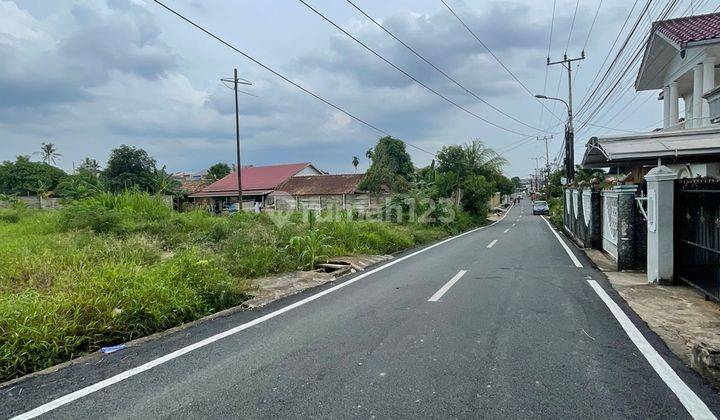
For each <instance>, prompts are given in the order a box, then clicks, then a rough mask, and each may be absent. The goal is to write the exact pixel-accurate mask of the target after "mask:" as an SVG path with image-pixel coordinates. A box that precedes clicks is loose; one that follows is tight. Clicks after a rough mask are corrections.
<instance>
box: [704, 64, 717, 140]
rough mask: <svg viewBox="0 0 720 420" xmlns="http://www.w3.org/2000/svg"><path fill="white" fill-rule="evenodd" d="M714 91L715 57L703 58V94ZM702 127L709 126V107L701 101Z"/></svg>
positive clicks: (705, 101)
mask: <svg viewBox="0 0 720 420" xmlns="http://www.w3.org/2000/svg"><path fill="white" fill-rule="evenodd" d="M713 89H715V57H705V59H704V60H703V93H707V92H710V91H711V90H713ZM702 115H703V119H702V125H703V127H706V126H709V125H710V105H708V101H707V100H705V99H703V100H702Z"/></svg>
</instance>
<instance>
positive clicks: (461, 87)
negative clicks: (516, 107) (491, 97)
mask: <svg viewBox="0 0 720 420" xmlns="http://www.w3.org/2000/svg"><path fill="white" fill-rule="evenodd" d="M345 1H347V2H348V3H349V4H350V5H351V6H352V7H354V8H355V9H356V10H357V11H358V12H360V13H362V14H363V15H364V16H365V17H366V18H368V19H369V20H370V21H371V22H372V23H374V24H375V25H377V26H378V27H379V28H380V29H382V30H383V31H384V32H385V33H387V34H388V35H390V36H391V37H392V38H393V39H395V40H396V41H397V42H399V43H400V44H401V45H402V46H403V47H405V48H406V49H408V50H409V51H410V52H412V53H413V54H415V55H416V56H417V57H418V58H420V59H421V60H423V61H424V62H425V63H427V64H428V65H429V66H430V67H432V68H433V69H435V70H436V71H437V72H438V73H440V74H442V75H443V76H444V77H445V78H446V79H448V80H449V81H451V82H452V83H454V84H455V85H456V86H458V87H459V88H460V89H462V90H464V91H465V92H466V93H468V94H469V95H471V96H472V97H474V98H475V99H477V100H478V101H480V102H482V103H484V104H485V105H487V106H489V107H490V108H492V109H494V110H495V111H497V112H499V113H501V114H502V115H504V116H506V117H508V118H510V119H511V120H513V121H515V122H517V123H519V124H522V125H524V126H526V127H528V128H531V129H533V130H537V131H543V130H542V129H539V128H537V127H533V126H531V125H529V124H527V123H525V122H524V121H522V120H519V119H517V118H515V117H513V116H512V115H510V114H508V113H506V112H505V111H503V110H502V109H499V108H497V107H496V106H494V105H493V104H491V103H489V102H488V101H486V100H485V99H483V98H481V97H480V96H479V95H477V94H476V93H475V92H473V91H472V90H470V89H468V88H467V87H465V86H463V85H462V84H460V82H458V81H457V80H456V79H454V78H453V77H451V76H450V75H448V74H447V73H446V72H445V71H443V70H442V69H441V68H439V67H438V66H436V65H435V64H433V63H432V62H431V61H430V60H428V59H427V58H426V57H425V56H423V55H422V54H420V53H419V52H417V50H415V49H414V48H413V47H411V46H410V45H408V44H407V43H406V42H404V41H403V40H402V39H400V38H398V37H397V36H396V35H395V34H394V33H392V32H391V31H390V30H389V29H387V28H386V27H384V26H383V25H382V24H381V23H380V22H378V21H377V20H376V19H374V18H373V17H372V16H370V15H369V14H367V13H366V12H365V11H364V10H363V9H361V8H360V7H358V6H357V5H356V4H355V3H353V2H352V1H351V0H345Z"/></svg>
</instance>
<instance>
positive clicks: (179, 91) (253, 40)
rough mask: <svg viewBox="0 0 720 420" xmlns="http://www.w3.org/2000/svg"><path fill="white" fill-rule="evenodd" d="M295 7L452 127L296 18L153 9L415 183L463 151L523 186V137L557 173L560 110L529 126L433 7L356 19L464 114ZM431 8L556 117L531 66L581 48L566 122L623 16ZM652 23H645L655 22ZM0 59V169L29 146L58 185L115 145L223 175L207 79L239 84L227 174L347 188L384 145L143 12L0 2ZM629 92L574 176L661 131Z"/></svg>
mask: <svg viewBox="0 0 720 420" xmlns="http://www.w3.org/2000/svg"><path fill="white" fill-rule="evenodd" d="M306 1H307V2H308V4H310V5H311V6H313V7H314V8H316V9H317V10H318V11H320V12H322V13H323V14H325V15H326V16H328V18H330V19H331V20H332V21H334V22H335V23H337V24H338V25H339V26H340V27H342V28H343V29H345V30H346V31H347V32H348V33H350V34H352V35H353V36H355V37H357V38H358V39H360V40H361V41H363V42H364V43H366V45H368V46H369V47H371V48H372V49H374V50H376V51H377V52H378V53H379V54H380V55H382V56H383V57H385V58H386V59H387V60H389V61H390V62H392V63H393V64H395V65H396V66H398V67H399V68H401V69H403V70H404V71H405V72H406V73H408V74H410V75H412V76H413V77H415V78H416V79H417V80H419V81H421V82H422V83H423V84H425V85H426V86H428V87H429V88H431V89H433V90H435V91H436V92H438V93H439V94H441V95H443V96H445V97H446V98H448V99H449V100H451V101H453V102H455V103H456V104H457V105H458V106H460V107H462V108H465V110H467V112H466V111H464V110H461V109H459V108H458V107H456V106H455V105H453V104H451V103H449V102H448V101H446V100H444V99H442V98H441V97H439V96H437V95H435V94H433V93H431V92H429V91H428V90H427V89H426V88H424V87H422V86H421V85H419V84H418V83H416V82H414V81H413V80H411V79H410V78H408V77H406V76H405V75H403V74H402V73H400V72H399V71H398V70H396V69H394V68H393V67H391V66H390V65H388V64H387V63H386V62H384V61H382V60H381V59H380V58H378V57H376V56H374V55H373V54H372V53H370V52H368V51H367V50H365V49H364V48H363V47H362V46H360V45H359V44H357V43H356V42H355V41H353V40H352V39H350V38H349V37H347V36H346V35H345V34H343V33H342V32H341V31H340V30H338V29H337V28H335V27H333V26H331V25H330V24H329V23H328V22H326V21H325V20H323V19H322V18H321V17H320V16H318V15H317V14H315V13H314V12H313V11H312V10H310V9H309V8H308V7H306V6H305V5H303V4H302V3H301V2H300V1H298V0H264V1H260V0H255V1H251V0H236V1H229V0H223V1H221V0H204V1H201V0H166V4H167V5H168V6H170V7H172V8H174V9H176V10H177V11H178V12H180V13H182V14H183V15H185V16H187V17H188V18H190V19H191V20H193V21H195V22H196V23H198V24H200V25H202V26H204V27H206V28H207V29H209V30H210V31H212V32H214V33H216V34H217V35H219V36H220V37H222V38H223V39H225V40H226V41H227V42H228V43H230V44H232V45H233V46H234V47H236V48H237V49H239V50H241V51H243V52H245V53H247V54H248V55H250V56H252V57H254V58H255V59H257V60H259V61H261V62H262V63H264V64H266V65H267V66H269V67H271V68H273V69H275V70H276V71H278V72H279V73H282V74H283V75H285V76H286V77H288V78H290V79H291V80H293V81H294V82H296V83H299V84H301V85H302V86H303V87H305V88H306V89H308V90H310V91H312V92H313V93H315V94H317V95H319V96H321V97H322V98H324V99H326V100H328V101H330V102H332V103H333V104H336V105H338V106H339V107H341V108H343V109H345V110H346V111H348V112H349V113H351V114H353V115H355V116H357V117H358V118H360V119H362V120H364V121H366V122H368V123H369V124H371V125H373V126H375V127H377V128H379V129H381V130H382V131H383V132H386V133H390V134H391V135H393V136H394V137H397V138H400V139H402V140H404V141H405V142H406V143H407V144H408V145H411V146H409V147H408V152H409V153H410V154H411V156H412V158H413V162H414V163H415V165H416V166H424V165H427V164H429V163H430V162H431V160H432V159H433V158H434V156H433V155H432V153H433V152H436V151H437V150H438V149H440V148H441V147H442V146H444V145H451V144H463V143H466V142H469V141H471V140H473V139H480V140H482V141H483V142H485V144H486V145H488V146H489V147H491V148H493V149H494V150H496V151H498V152H500V153H501V154H502V155H503V156H504V157H505V158H506V159H507V160H508V164H507V165H506V167H505V173H506V175H508V176H521V177H523V176H527V175H528V174H530V173H531V172H533V171H534V168H535V166H536V160H534V159H533V158H537V157H540V156H543V155H544V144H542V143H541V142H539V141H537V140H535V136H538V135H540V136H542V135H554V138H553V139H552V140H550V142H549V149H550V160H553V158H554V157H555V156H557V154H558V151H559V148H560V147H561V141H562V140H561V137H562V124H563V123H564V121H562V119H564V115H565V112H566V111H565V109H564V106H563V105H562V104H560V103H557V102H553V101H551V102H547V103H546V106H547V108H549V111H548V110H544V109H542V107H541V105H540V104H539V103H538V101H537V100H536V99H535V98H533V96H532V95H531V94H530V93H529V92H527V91H526V90H525V89H524V88H523V87H522V86H521V84H520V83H518V82H517V81H516V80H515V79H514V78H513V77H512V76H511V75H510V74H509V73H508V72H507V71H506V70H505V69H503V67H502V66H501V65H500V64H499V63H498V62H497V61H496V60H495V59H494V58H493V56H492V55H491V54H490V53H489V52H488V50H487V49H485V48H484V47H483V46H482V45H481V44H480V43H478V41H477V40H476V39H475V38H473V37H472V35H471V34H470V33H469V32H468V31H467V30H466V29H465V28H464V27H463V26H462V25H461V24H460V22H458V20H457V19H455V17H454V16H453V15H451V14H450V12H449V11H448V9H446V8H445V6H444V5H443V3H442V2H441V1H440V0H393V1H387V0H384V1H377V0H354V3H355V4H356V5H357V6H358V7H360V8H361V9H362V10H364V11H365V12H366V13H367V14H368V15H369V16H371V17H373V18H374V19H376V20H377V21H378V22H380V23H381V24H382V25H384V26H385V27H386V28H388V29H389V30H390V31H391V32H393V33H394V34H395V35H396V36H397V37H398V38H400V39H401V40H402V41H404V42H405V43H406V44H407V45H409V46H411V47H412V48H413V49H415V50H416V51H417V52H418V53H420V54H421V55H423V56H424V57H425V58H426V59H428V60H429V61H430V62H432V63H433V64H434V65H435V66H436V67H438V68H440V69H441V70H443V71H444V72H445V73H446V74H448V75H449V76H451V77H452V78H453V79H455V80H456V81H457V82H459V83H460V84H461V85H462V86H463V87H465V88H466V89H468V90H470V91H471V92H472V93H473V94H474V96H473V95H471V94H468V92H466V91H465V90H464V89H462V88H461V87H458V86H457V85H455V84H453V83H452V82H451V81H449V80H448V79H446V78H445V77H444V76H443V75H442V74H441V73H439V72H438V71H436V70H435V69H433V68H432V67H431V66H429V65H428V64H427V63H425V62H423V61H422V60H420V59H419V58H418V57H416V56H415V55H413V54H412V53H411V52H410V51H408V50H407V49H406V48H405V47H403V46H402V45H401V44H400V43H398V42H397V41H396V40H394V39H392V38H391V37H390V36H389V35H387V34H386V33H384V32H382V30H381V29H380V28H378V27H377V26H376V25H375V24H374V23H372V22H371V21H370V20H368V19H367V18H366V17H365V16H363V15H362V14H361V13H360V12H358V11H357V10H356V9H354V8H353V7H352V6H351V5H350V4H349V3H347V2H345V1H341V0H306ZM446 1H447V3H448V4H449V5H450V6H451V7H452V8H453V10H455V11H456V13H458V15H459V16H460V17H461V18H462V19H463V21H464V22H465V23H466V24H467V25H468V27H470V28H471V29H472V30H473V31H474V32H475V34H476V35H477V36H478V38H480V40H481V41H482V42H483V43H484V44H485V45H486V46H487V47H488V48H489V49H490V50H491V51H492V52H493V54H494V55H495V56H496V57H497V58H498V59H499V60H500V61H501V62H502V63H503V64H504V65H505V66H506V67H507V68H508V69H510V71H512V73H513V74H514V75H515V76H516V77H517V79H519V80H520V81H521V82H522V83H523V84H524V85H525V86H526V87H527V88H528V90H530V91H531V92H532V93H543V92H545V93H546V94H547V95H548V96H556V95H559V96H560V97H562V98H563V99H567V81H566V77H567V76H566V73H562V70H561V68H560V67H559V66H552V67H547V66H546V65H545V60H546V57H547V56H548V45H549V42H550V30H551V27H552V32H553V33H552V40H551V41H552V42H551V43H550V48H549V52H550V57H551V59H553V60H556V59H559V58H561V57H562V55H563V53H564V52H565V51H567V53H568V55H570V56H573V57H574V56H577V55H579V53H580V51H581V50H582V49H583V46H584V47H585V52H586V55H587V58H586V59H585V60H583V61H580V62H577V63H576V64H578V65H576V66H574V67H573V74H574V76H575V81H574V83H573V92H574V93H573V96H574V100H575V109H576V110H577V109H579V107H580V106H581V104H582V102H583V101H582V98H583V97H584V96H585V95H586V94H587V92H588V88H589V87H590V86H591V82H592V81H593V78H594V77H595V76H596V74H597V72H598V70H599V68H600V67H601V64H602V63H603V61H604V59H605V57H606V56H607V55H608V53H609V50H610V46H611V45H612V43H613V41H614V40H615V39H616V37H617V36H618V33H619V31H620V29H621V26H622V24H623V22H624V21H625V19H626V17H627V16H628V13H629V12H630V9H631V6H632V2H630V1H627V0H602V4H601V7H600V8H599V9H598V4H600V3H599V2H600V1H601V0H579V1H576V0H556V2H555V3H556V6H555V16H554V19H553V0H518V1H479V0H478V1H469V0H468V1H462V0H446ZM640 3H644V2H643V1H640ZM654 3H660V2H658V1H657V0H656V1H655V2H654ZM663 3H664V2H663ZM702 3H703V1H702V0H694V2H693V6H694V10H695V11H696V13H700V12H708V11H710V10H709V9H711V8H712V7H714V6H712V7H711V6H705V8H704V9H703V8H702V7H700V8H698V6H697V5H698V4H702ZM705 3H713V2H712V1H710V2H707V1H706V2H705ZM576 5H577V13H575V8H576ZM689 5H690V1H689V0H681V1H680V5H679V6H678V9H677V10H678V12H677V13H676V15H678V14H681V13H682V12H683V11H686V10H687V7H689ZM656 6H658V5H657V4H654V5H651V7H650V11H651V12H653V11H655V10H658V11H656V12H655V13H656V14H657V13H658V12H659V7H658V8H657V9H653V8H654V7H656ZM596 10H599V11H598V13H597V20H596V22H595V24H594V25H592V31H591V32H590V33H589V29H590V27H591V24H592V21H593V17H594V16H595V13H596ZM638 10H639V8H636V9H635V10H634V11H633V15H632V16H636V15H637V11H638ZM573 15H575V20H574V23H573ZM551 23H553V24H552V25H551ZM643 25H645V26H644V27H643ZM571 27H572V31H571ZM648 27H649V20H644V21H643V22H642V23H641V29H643V37H646V36H647V33H648V29H647V28H648ZM588 34H589V36H588ZM622 39H623V37H620V42H622ZM0 57H2V60H0V146H1V147H0V161H3V160H13V159H14V158H15V157H16V156H17V155H30V154H33V153H35V152H37V151H38V150H39V149H40V145H41V143H42V142H51V143H54V144H55V145H56V147H57V149H58V151H59V153H61V154H62V157H61V158H60V159H59V160H58V166H60V167H62V168H63V169H66V170H68V171H69V170H72V168H73V164H77V163H78V162H80V161H81V160H82V159H84V158H85V157H90V158H94V159H97V160H98V161H99V162H100V163H101V165H102V164H104V163H105V162H106V160H107V157H108V155H109V153H110V151H111V150H112V149H113V148H115V147H117V146H119V145H121V144H127V145H132V146H136V147H140V148H143V149H145V150H147V151H148V153H150V155H152V156H153V157H154V158H155V159H156V160H157V162H158V166H166V167H167V170H169V171H199V170H202V169H204V168H206V167H208V166H209V165H211V164H213V163H216V162H228V163H232V162H233V161H234V156H235V120H234V112H235V104H234V97H233V92H232V90H230V89H229V88H228V87H227V86H225V85H223V83H222V82H221V81H220V79H221V78H224V77H225V78H226V77H231V75H232V71H233V68H237V69H238V72H239V75H240V77H242V78H244V79H247V80H249V81H251V82H252V85H251V86H243V87H242V90H243V91H244V92H247V93H248V94H242V93H241V94H240V97H239V100H240V134H241V139H242V164H243V165H265V164H279V163H291V162H312V163H314V164H315V165H316V166H317V167H318V168H320V169H322V170H325V171H329V172H331V173H349V172H353V171H354V168H353V166H352V163H351V162H352V158H353V156H358V157H359V158H360V162H361V163H360V166H359V168H358V170H364V169H366V168H367V167H368V165H369V162H368V160H367V159H366V158H365V151H366V150H368V149H369V148H371V147H372V146H373V145H374V144H375V142H376V141H377V139H378V138H379V137H381V136H382V135H383V134H381V133H379V132H378V131H375V130H373V129H372V128H369V127H367V126H365V125H363V124H361V123H359V122H357V121H355V120H353V119H352V118H350V117H348V116H347V115H345V114H343V113H341V112H340V111H338V110H336V109H334V108H332V107H330V106H328V105H326V104H324V103H322V102H320V101H319V100H317V99H315V98H313V97H311V96H310V95H308V94H306V93H304V92H302V91H301V90H299V89H298V88H296V87H294V86H292V85H290V84H289V83H287V82H286V81H284V80H282V79H280V78H278V77H277V76H275V75H273V74H272V73H270V72H268V71H267V70H265V69H263V68H262V67H260V66H258V65H257V64H255V63H253V62H252V61H250V60H248V59H247V58H245V57H243V56H242V55H240V54H238V53H237V52H235V51H233V50H232V49H230V48H228V47H227V46H225V45H223V44H221V43H219V42H218V41H217V40H215V39H213V38H211V37H209V36H208V35H206V34H204V33H202V32H201V31H200V30H198V29H197V28H194V27H192V26H191V25H189V24H188V23H187V22H184V21H182V20H181V19H180V18H178V17H177V16H175V15H173V14H171V13H170V12H168V11H167V10H165V9H163V8H162V7H161V6H159V5H158V4H156V3H155V2H153V1H151V0H77V1H75V0H63V1H58V2H49V1H47V0H15V1H10V0H0ZM610 58H612V56H610ZM631 84H632V80H630V81H629V82H627V83H625V84H623V85H621V86H622V87H623V89H622V90H621V91H622V92H624V94H623V95H619V96H618V97H617V98H616V101H613V102H612V106H608V107H607V108H606V109H604V112H602V113H600V114H598V116H597V117H596V118H594V119H593V120H592V121H591V122H592V123H593V124H595V125H602V126H604V127H606V128H601V127H591V126H585V127H583V128H582V129H581V130H579V131H578V132H577V134H576V160H578V159H580V158H581V156H582V152H583V150H584V147H583V144H584V143H585V142H586V141H587V140H588V139H589V138H590V137H591V136H596V135H603V134H610V133H615V134H618V133H622V132H626V131H648V130H650V129H652V128H655V127H657V126H658V125H659V124H660V122H659V120H660V119H661V118H662V109H661V104H660V103H659V102H658V101H657V100H656V96H657V92H634V89H633V88H632V86H631ZM475 96H478V97H481V98H482V99H483V100H484V101H486V102H487V103H490V104H492V105H493V106H494V107H496V108H498V109H501V110H502V111H504V112H505V113H507V114H509V115H510V116H511V117H513V118H514V119H511V118H508V117H506V116H504V115H502V114H500V113H498V112H496V111H495V110H493V109H491V108H490V107H489V106H488V105H486V104H485V103H482V102H480V101H479V100H478V99H477V98H476V97H475ZM551 112H552V114H554V115H551ZM470 113H473V114H475V115H476V116H479V117H482V118H484V119H486V120H489V121H491V122H492V123H494V124H497V125H500V126H502V127H504V128H505V129H507V130H510V131H513V132H514V133H513V132H509V131H505V130H502V129H499V128H497V127H494V126H492V125H490V124H488V123H486V122H484V121H482V120H480V119H479V118H477V117H475V116H473V115H471V114H470ZM516 120H519V121H521V122H523V123H524V124H527V126H526V125H523V124H520V123H519V122H517V121H516ZM528 126H530V127H533V128H530V127H528ZM575 126H576V127H578V122H577V121H576V124H575ZM611 129H612V130H611ZM620 130H624V131H620ZM412 146H415V147H412ZM420 149H423V150H420ZM428 152H431V153H428ZM33 156H34V157H33V158H34V159H39V156H37V155H33ZM540 164H541V165H542V164H544V162H542V161H541V162H540Z"/></svg>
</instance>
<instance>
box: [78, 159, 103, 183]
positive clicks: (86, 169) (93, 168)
mask: <svg viewBox="0 0 720 420" xmlns="http://www.w3.org/2000/svg"><path fill="white" fill-rule="evenodd" d="M77 169H78V173H87V174H90V175H92V176H94V177H96V178H97V177H98V176H100V164H99V163H98V161H97V160H95V159H90V158H89V157H86V158H85V159H83V161H82V162H80V165H78V168H77Z"/></svg>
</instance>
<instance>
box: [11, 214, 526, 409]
mask: <svg viewBox="0 0 720 420" xmlns="http://www.w3.org/2000/svg"><path fill="white" fill-rule="evenodd" d="M512 208H513V206H512V205H511V206H510V208H508V210H507V211H506V212H505V214H504V215H503V216H502V217H501V218H500V219H498V220H497V221H495V222H493V223H490V224H489V225H487V226H480V227H479V228H476V229H472V230H469V231H467V232H463V233H461V234H459V235H456V236H453V237H450V238H447V239H445V240H443V241H440V242H438V243H435V244H432V245H429V246H427V247H425V248H423V249H419V250H417V251H415V252H413V253H411V254H408V255H405V256H402V257H400V258H398V259H396V260H392V261H390V262H388V263H387V264H384V265H381V266H380V267H376V268H374V269H372V270H370V271H367V272H365V273H362V274H360V275H358V276H357V277H353V278H352V279H350V280H348V281H345V282H343V283H340V284H338V285H337V286H333V287H331V288H329V289H325V290H323V291H322V292H319V293H316V294H314V295H312V296H308V297H306V298H305V299H302V300H299V301H297V302H295V303H292V304H290V305H288V306H285V307H282V308H280V309H278V310H277V311H274V312H271V313H269V314H266V315H263V316H261V317H259V318H256V319H253V320H252V321H250V322H246V323H245V324H241V325H238V326H237V327H234V328H231V329H229V330H227V331H223V332H221V333H218V334H215V335H213V336H210V337H208V338H206V339H204V340H201V341H198V342H197V343H194V344H190V345H189V346H186V347H183V348H181V349H178V350H175V351H174V352H172V353H168V354H166V355H165V356H161V357H158V358H157V359H154V360H151V361H149V362H147V363H145V364H142V365H140V366H137V367H134V368H132V369H129V370H126V371H124V372H121V373H118V374H117V375H115V376H111V377H109V378H107V379H105V380H102V381H100V382H97V383H95V384H92V385H89V386H87V387H85V388H81V389H78V390H77V391H74V392H71V393H69V394H66V395H64V396H62V397H60V398H57V399H54V400H52V401H50V402H48V403H45V404H43V405H41V406H39V407H37V408H34V409H32V410H30V411H28V412H25V413H23V414H19V415H17V416H15V417H13V418H12V419H11V420H21V419H32V418H35V417H37V416H39V415H42V414H45V413H47V412H49V411H52V410H54V409H56V408H58V407H62V406H63V405H66V404H69V403H71V402H73V401H75V400H77V399H80V398H82V397H84V396H86V395H89V394H92V393H93V392H97V391H99V390H101V389H103V388H107V387H109V386H110V385H113V384H116V383H118V382H121V381H124V380H125V379H127V378H130V377H133V376H135V375H137V374H139V373H142V372H145V371H146V370H150V369H152V368H154V367H156V366H159V365H162V364H163V363H165V362H169V361H170V360H173V359H176V358H178V357H180V356H182V355H184V354H187V353H190V352H191V351H193V350H197V349H199V348H201V347H205V346H207V345H208V344H211V343H214V342H216V341H218V340H222V339H223V338H225V337H229V336H231V335H233V334H237V333H239V332H240V331H243V330H246V329H248V328H250V327H253V326H255V325H258V324H260V323H263V322H265V321H267V320H268V319H272V318H275V317H276V316H278V315H281V314H284V313H285V312H288V311H291V310H293V309H295V308H297V307H299V306H302V305H305V304H306V303H310V302H312V301H314V300H316V299H319V298H321V297H323V296H325V295H327V294H330V293H332V292H334V291H336V290H340V289H342V288H343V287H345V286H349V285H351V284H353V283H355V282H356V281H358V280H361V279H364V278H365V277H368V276H371V275H373V274H375V273H377V272H378V271H381V270H384V269H386V268H388V267H390V266H393V265H395V264H397V263H399V262H401V261H405V260H406V259H408V258H412V257H414V256H416V255H418V254H421V253H423V252H425V251H428V250H431V249H433V248H435V247H437V246H440V245H442V244H445V243H447V242H450V241H452V240H454V239H457V238H460V237H462V236H465V235H469V234H471V233H474V232H477V231H479V230H481V229H485V228H488V227H490V226H493V225H495V224H497V223H500V222H502V221H503V219H505V216H507V215H508V213H510V210H512Z"/></svg>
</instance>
